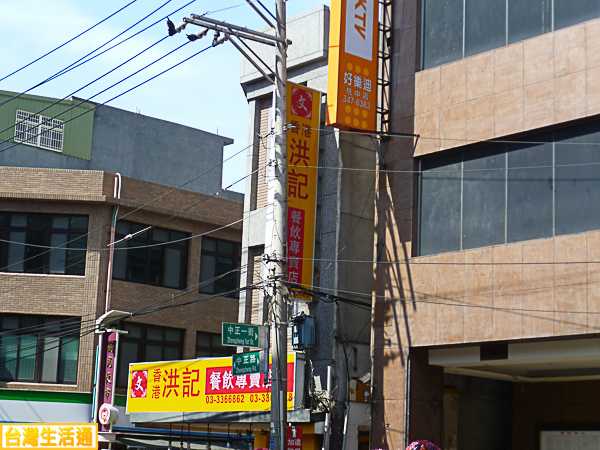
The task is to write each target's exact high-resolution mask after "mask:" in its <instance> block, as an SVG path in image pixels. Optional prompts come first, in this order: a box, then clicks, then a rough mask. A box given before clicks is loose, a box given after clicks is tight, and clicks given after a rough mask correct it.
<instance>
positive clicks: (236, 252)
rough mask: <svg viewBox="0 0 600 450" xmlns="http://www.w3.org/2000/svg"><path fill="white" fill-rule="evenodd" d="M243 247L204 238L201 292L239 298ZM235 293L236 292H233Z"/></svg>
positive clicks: (201, 263) (233, 243) (234, 243)
mask: <svg viewBox="0 0 600 450" xmlns="http://www.w3.org/2000/svg"><path fill="white" fill-rule="evenodd" d="M241 251H242V245H241V244H240V243H239V242H232V241H224V240H222V239H215V238H209V237H203V238H202V255H201V259H200V292H201V293H203V294H225V296H226V297H234V298H237V297H238V292H237V288H238V287H239V280H240V272H239V268H240V264H241ZM232 291H235V292H232Z"/></svg>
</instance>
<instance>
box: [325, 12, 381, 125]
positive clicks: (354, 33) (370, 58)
mask: <svg viewBox="0 0 600 450" xmlns="http://www.w3.org/2000/svg"><path fill="white" fill-rule="evenodd" d="M378 4H379V2H378V0H332V1H331V14H330V26H329V75H328V84H327V122H326V123H327V125H330V126H332V127H336V128H342V129H357V130H369V131H372V130H375V126H376V119H377V116H376V106H377V33H378V29H379V25H378V24H379V22H378V17H377V7H378Z"/></svg>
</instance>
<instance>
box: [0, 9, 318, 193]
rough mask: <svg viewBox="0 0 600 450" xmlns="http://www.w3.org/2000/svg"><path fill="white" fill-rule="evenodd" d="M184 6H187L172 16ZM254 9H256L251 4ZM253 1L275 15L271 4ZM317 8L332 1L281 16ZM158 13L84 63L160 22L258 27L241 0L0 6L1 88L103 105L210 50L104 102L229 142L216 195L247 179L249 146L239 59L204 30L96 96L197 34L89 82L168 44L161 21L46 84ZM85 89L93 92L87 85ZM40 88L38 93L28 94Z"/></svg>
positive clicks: (260, 23) (240, 187)
mask: <svg viewBox="0 0 600 450" xmlns="http://www.w3.org/2000/svg"><path fill="white" fill-rule="evenodd" d="M190 1H191V2H192V3H191V4H189V5H188V6H185V7H184V8H183V9H181V10H180V11H178V12H174V11H176V10H178V9H179V8H181V7H183V6H184V5H186V4H188V3H190ZM254 1H255V4H257V6H258V3H257V2H256V0H254ZM261 1H262V4H263V5H265V6H266V7H267V8H269V9H270V10H271V11H272V12H273V13H274V12H275V0H261ZM132 2H133V3H132ZM322 4H326V5H330V0H288V1H287V2H286V14H287V17H288V18H289V17H291V16H293V15H295V14H298V13H300V12H303V11H307V10H309V9H312V8H315V7H317V6H319V5H322ZM126 5H128V6H126ZM125 6H126V7H125ZM123 7H125V8H124V9H122V10H121V11H120V12H118V13H117V14H115V15H114V16H112V17H110V18H109V19H107V20H106V21H104V22H102V23H101V24H100V25H98V26H96V27H94V28H93V29H92V30H90V31H88V32H86V33H85V34H83V35H82V36H80V37H78V38H76V39H74V40H73V41H71V42H70V43H68V44H66V45H65V46H63V47H61V48H59V49H58V50H56V51H54V52H52V53H51V54H49V55H48V56H45V57H44V58H42V59H40V60H39V61H37V62H35V63H33V64H31V65H29V66H28V67H25V68H24V69H23V70H20V71H18V72H17V73H15V74H13V75H10V74H11V73H12V72H14V71H17V70H18V69H21V68H22V67H24V66H26V65H27V64H29V63H31V62H32V61H34V60H36V59H37V58H39V57H40V56H42V55H44V54H46V53H47V52H50V51H52V50H54V49H56V48H57V47H59V46H61V45H62V44H64V43H65V42H67V41H69V40H70V39H72V38H74V37H75V36H77V35H78V34H80V33H82V32H83V31H85V30H86V29H88V28H89V27H92V26H93V25H95V24H97V23H98V22H100V21H102V20H103V19H105V18H107V17H109V16H111V15H112V14H113V13H115V12H116V11H118V10H120V9H121V8H123ZM259 7H260V6H259ZM158 8H160V9H158ZM156 9H158V11H156V12H154V13H153V14H152V15H150V16H149V17H148V18H146V19H145V20H143V21H142V22H141V23H139V24H137V25H135V26H134V27H133V28H131V30H129V31H126V32H125V33H124V34H122V35H121V36H119V37H117V38H116V39H114V40H113V41H111V42H110V43H109V44H107V45H105V46H103V47H102V48H100V49H99V50H97V51H96V52H94V53H92V54H90V55H89V56H87V57H86V58H85V59H88V58H91V57H92V56H94V55H96V54H98V53H100V52H102V51H104V50H106V49H107V48H109V47H111V46H113V45H114V44H116V43H119V42H121V41H122V40H124V39H126V38H128V37H130V36H132V35H133V34H135V33H137V32H138V31H140V30H142V29H143V28H145V27H147V26H149V25H151V24H153V23H154V22H156V21H158V20H159V19H161V18H163V17H165V16H169V17H170V18H171V20H172V21H173V22H174V23H175V25H177V24H179V23H181V22H182V21H183V18H184V17H190V15H191V14H204V13H207V17H210V18H213V19H217V20H223V21H225V22H229V23H231V24H235V25H239V26H243V27H248V28H250V29H254V30H258V29H260V28H263V27H264V26H266V23H265V22H264V21H263V19H262V18H261V17H260V16H259V15H258V14H257V13H256V12H255V11H254V10H253V9H252V8H251V7H250V6H249V5H248V4H247V2H246V0H216V1H215V0H118V1H110V2H94V1H81V0H21V1H14V0H13V1H9V0H0V17H2V19H3V21H2V22H3V25H2V27H0V90H4V91H14V92H24V91H28V93H29V94H33V95H42V96H46V97H52V98H57V99H60V98H65V97H70V96H72V95H73V96H76V97H79V98H85V99H90V100H91V101H94V102H97V103H103V102H106V101H107V100H110V99H112V98H113V97H115V96H118V95H119V94H121V93H123V92H125V91H127V90H128V89H131V88H133V87H134V86H136V85H138V84H139V83H142V82H144V81H146V80H148V79H150V78H151V77H153V76H155V75H157V74H159V73H160V72H162V71H164V70H165V69H168V68H169V67H171V66H173V65H175V64H177V63H179V62H181V61H183V60H184V59H186V58H188V57H190V56H192V55H194V54H195V53H197V52H199V51H201V50H203V49H205V48H206V47H209V48H208V49H207V50H205V51H204V52H202V53H200V54H198V55H196V56H193V57H192V58H191V59H190V60H188V61H186V62H184V63H182V64H181V65H179V66H177V67H175V68H173V69H172V70H170V71H168V72H166V73H164V74H163V75H160V76H158V77H157V78H155V79H153V80H151V81H149V82H147V83H146V84H144V85H142V86H140V87H137V88H135V89H134V90H132V91H131V92H128V93H126V94H124V95H122V96H120V97H119V98H116V99H115V100H112V101H110V102H109V103H107V104H108V105H110V106H113V107H117V108H121V109H124V110H127V111H132V112H139V113H141V114H143V115H146V116H150V117H155V118H158V119H163V120H167V121H170V122H175V123H180V124H183V125H187V126H190V127H194V128H198V129H201V130H204V131H208V132H211V133H215V134H219V135H222V136H227V137H229V138H232V139H234V143H233V144H232V145H229V146H227V147H225V154H224V158H225V159H227V158H229V157H231V156H232V155H234V154H236V153H238V154H237V156H235V157H233V158H232V159H231V160H230V161H228V162H226V163H225V165H224V170H223V187H228V186H230V185H231V184H233V183H235V182H237V181H238V180H242V179H243V177H244V176H245V170H246V167H245V166H246V158H245V155H246V153H245V151H244V149H245V148H246V147H247V145H248V104H247V102H246V98H245V96H244V92H243V90H242V88H241V86H240V82H239V79H240V63H241V58H242V56H241V55H240V54H239V52H238V51H237V50H236V49H235V48H234V47H233V45H232V44H231V43H228V42H226V43H224V44H221V45H218V46H216V47H212V46H211V43H212V39H213V33H212V32H210V33H209V34H208V36H206V37H205V38H203V39H201V40H197V41H195V42H191V43H189V44H188V45H185V46H184V47H182V48H181V49H179V50H176V51H174V52H173V53H171V54H170V55H168V56H166V57H165V58H164V59H162V60H160V61H158V62H156V63H155V64H153V65H151V66H150V67H148V68H146V69H144V70H142V71H141V72H139V73H137V74H135V75H133V76H132V77H131V78H129V79H127V80H125V81H123V82H121V83H119V84H117V85H116V86H114V87H112V88H110V89H108V90H107V91H106V92H103V93H101V91H103V90H105V89H107V88H109V87H110V86H112V85H113V84H115V83H117V82H119V81H121V80H123V79H124V78H125V77H128V76H130V75H131V74H133V73H134V72H136V71H138V70H140V69H142V68H143V67H144V66H146V65H148V64H150V63H151V62H153V61H155V60H156V59H158V58H160V57H162V56H164V55H166V54H167V53H169V52H170V51H172V50H174V49H176V48H177V47H179V46H180V45H182V44H185V43H186V42H188V40H187V38H186V37H185V34H186V33H187V34H191V33H196V32H198V31H201V28H200V27H198V26H193V25H188V26H187V28H186V29H185V30H184V31H183V32H182V33H179V34H176V35H175V36H172V37H168V38H167V39H165V40H163V41H162V42H160V43H158V44H157V45H155V46H154V47H152V48H150V49H148V50H146V51H145V52H143V53H141V54H140V55H139V56H137V57H136V58H135V59H133V60H132V61H130V62H128V63H126V64H124V65H123V66H121V67H119V68H118V69H116V70H114V71H113V72H111V73H109V74H108V75H106V76H103V77H102V78H100V79H99V80H97V81H94V80H95V79H96V78H98V77H100V76H102V75H104V74H105V73H107V72H109V71H111V70H112V69H114V68H116V67H117V66H119V65H120V64H122V63H124V62H125V61H127V60H128V59H130V58H131V57H133V56H135V55H137V54H138V53H140V52H142V51H143V50H145V49H147V48H148V47H149V46H151V45H152V44H154V43H156V42H157V41H159V40H160V39H161V38H163V37H165V36H167V25H166V21H165V20H160V22H159V23H158V24H156V25H154V26H152V27H151V28H149V29H148V30H146V31H143V32H141V33H140V34H138V35H137V36H134V37H133V38H131V39H129V40H128V41H126V42H124V43H123V44H121V45H118V46H117V47H115V48H114V49H112V50H110V51H107V52H106V53H104V54H102V55H100V56H98V57H97V58H95V59H93V60H91V61H90V62H87V63H85V64H83V65H81V66H80V67H76V68H74V69H73V70H70V71H68V72H66V73H64V74H62V75H60V76H58V77H56V78H54V79H52V80H49V81H46V82H44V81H45V80H47V79H48V78H50V77H52V76H53V75H55V74H57V73H59V72H60V71H61V70H63V69H65V68H67V67H69V66H70V65H71V64H73V63H75V62H76V61H78V60H80V58H83V57H85V56H86V55H87V54H88V53H90V52H92V51H94V50H95V49H96V48H98V47H100V46H102V45H103V44H105V43H106V42H107V41H109V40H111V39H113V38H115V36H117V35H119V34H120V33H122V32H123V31H125V30H126V29H128V28H129V27H131V26H132V25H134V24H136V22H138V21H140V20H141V19H142V18H144V17H145V16H146V15H148V14H150V13H152V12H153V11H154V10H156ZM292 45H293V44H292ZM274 58H275V56H274V54H273V59H274ZM9 75H10V76H9ZM3 78H4V79H3ZM92 81H94V82H93V83H92V84H90V85H89V86H87V87H85V86H86V85H88V84H89V83H91V82H92ZM42 82H44V83H43V84H42V85H40V86H38V87H36V88H35V89H31V88H33V87H34V86H37V85H38V84H40V83H42ZM30 89H31V90H30ZM0 114H1V111H0ZM169 157H176V155H171V156H169ZM185 181H187V180H182V183H183V182H185ZM244 185H245V183H244V181H243V180H242V181H240V182H238V183H237V184H235V185H233V186H231V187H230V190H234V191H237V192H243V190H244Z"/></svg>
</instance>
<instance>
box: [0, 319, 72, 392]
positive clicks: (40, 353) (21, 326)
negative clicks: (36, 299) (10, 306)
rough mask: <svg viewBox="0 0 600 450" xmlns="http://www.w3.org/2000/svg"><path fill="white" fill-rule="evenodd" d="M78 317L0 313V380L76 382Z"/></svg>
mask: <svg viewBox="0 0 600 450" xmlns="http://www.w3.org/2000/svg"><path fill="white" fill-rule="evenodd" d="M80 328H81V320H80V318H79V317H57V316H29V315H20V314H1V315H0V380H2V381H22V382H30V383H54V384H75V383H77V358H78V354H79V333H80Z"/></svg>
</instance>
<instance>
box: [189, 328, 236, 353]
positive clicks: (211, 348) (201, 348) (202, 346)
mask: <svg viewBox="0 0 600 450" xmlns="http://www.w3.org/2000/svg"><path fill="white" fill-rule="evenodd" d="M221 342H222V339H221V335H220V334H217V333H206V332H203V331H198V332H196V358H205V357H209V356H215V357H216V356H231V355H233V354H234V353H235V349H236V348H235V347H230V346H225V345H222V344H221Z"/></svg>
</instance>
